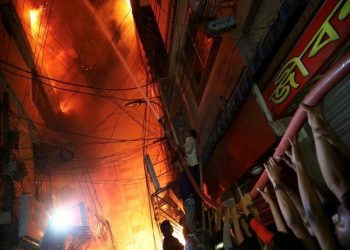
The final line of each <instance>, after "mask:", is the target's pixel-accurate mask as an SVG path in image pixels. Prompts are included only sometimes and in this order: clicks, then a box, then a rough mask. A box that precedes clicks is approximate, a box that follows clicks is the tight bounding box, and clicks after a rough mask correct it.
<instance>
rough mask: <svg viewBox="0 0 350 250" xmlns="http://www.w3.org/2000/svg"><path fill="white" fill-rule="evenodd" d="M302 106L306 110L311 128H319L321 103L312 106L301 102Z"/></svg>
mask: <svg viewBox="0 0 350 250" xmlns="http://www.w3.org/2000/svg"><path fill="white" fill-rule="evenodd" d="M300 107H301V108H302V109H303V110H304V111H305V112H306V115H307V119H308V123H309V125H310V127H311V128H317V127H319V125H320V119H321V113H322V112H321V105H316V106H310V105H307V104H305V103H302V104H300Z"/></svg>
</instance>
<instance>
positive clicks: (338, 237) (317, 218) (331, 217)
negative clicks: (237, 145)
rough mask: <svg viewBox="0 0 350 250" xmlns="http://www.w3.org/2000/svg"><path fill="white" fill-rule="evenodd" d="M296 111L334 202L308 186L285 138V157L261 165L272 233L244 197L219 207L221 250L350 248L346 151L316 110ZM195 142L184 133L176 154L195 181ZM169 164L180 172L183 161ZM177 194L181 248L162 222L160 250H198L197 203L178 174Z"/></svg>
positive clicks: (293, 148) (306, 176)
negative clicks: (292, 180)
mask: <svg viewBox="0 0 350 250" xmlns="http://www.w3.org/2000/svg"><path fill="white" fill-rule="evenodd" d="M302 108H303V109H304V111H305V112H306V113H307V117H308V123H309V125H310V127H311V129H312V134H313V138H314V145H315V149H316V155H317V160H318V165H319V168H320V171H321V173H322V176H323V179H324V182H325V184H326V186H327V187H328V189H329V190H330V191H331V193H332V195H333V196H334V200H335V202H329V199H327V198H325V196H324V194H323V191H321V190H320V189H319V188H318V186H317V185H316V184H315V183H314V181H313V179H312V178H311V177H310V174H309V172H308V170H307V167H306V166H305V164H304V162H303V158H302V154H301V152H300V148H299V145H298V143H297V140H296V138H291V139H290V149H289V150H287V151H286V152H285V155H283V156H281V157H278V158H273V157H271V158H270V159H268V161H267V162H266V163H265V165H264V166H265V170H266V172H267V174H268V177H269V179H270V182H271V184H272V186H273V191H271V192H269V191H268V190H267V189H266V188H265V189H263V190H261V189H259V190H258V192H259V193H260V195H261V196H262V197H263V199H264V200H265V202H266V203H267V204H268V206H269V208H270V211H271V214H272V217H273V219H274V224H275V228H276V229H275V230H271V229H270V228H268V227H266V226H265V225H264V224H263V223H262V221H261V219H260V216H259V211H258V209H257V207H256V206H255V205H254V201H253V200H252V198H251V197H250V196H249V195H248V194H246V195H244V196H243V197H242V198H241V200H240V201H239V202H237V203H236V205H234V206H226V207H222V208H221V211H222V213H221V214H222V221H223V226H222V232H223V242H224V249H225V250H226V249H252V250H255V249H262V248H264V249H273V250H275V249H276V250H277V249H286V250H289V249H291V250H292V249H293V250H294V249H297V250H299V249H300V250H302V249H327V250H328V249H330V250H333V249H350V166H349V157H350V151H349V149H348V148H346V147H345V146H344V145H343V144H342V143H341V142H339V141H338V140H337V139H336V137H335V136H334V135H333V134H332V131H331V130H329V129H328V127H327V126H326V123H325V122H324V119H323V118H322V114H321V112H320V108H319V107H318V106H317V107H309V106H307V105H304V104H302ZM195 139H196V134H195V132H194V131H190V133H189V134H188V136H187V139H186V143H185V145H184V146H183V150H182V152H183V154H184V158H185V159H186V161H185V162H187V164H188V167H189V169H190V170H191V173H192V174H193V176H194V177H195V179H196V181H199V180H198V159H197V152H196V140H195ZM180 158H181V157H180ZM173 164H174V165H177V166H178V167H179V168H181V166H182V165H183V164H184V161H181V159H179V157H175V158H174V159H173ZM185 164H186V163H185ZM285 166H288V167H290V168H291V169H293V170H294V171H295V174H296V177H297V182H298V189H299V194H297V193H295V192H293V191H292V189H291V188H290V187H288V186H287V185H286V184H285V183H284V182H283V178H282V176H281V171H283V167H285ZM198 183H199V182H198ZM180 195H181V198H182V199H183V203H184V208H185V218H184V220H183V221H182V225H183V227H184V236H185V239H186V245H185V246H183V245H182V244H181V243H180V242H179V241H178V239H176V238H174V237H173V236H172V226H171V224H170V222H169V221H164V222H163V223H162V224H161V231H162V233H163V235H164V241H163V249H171V250H173V249H174V250H177V249H198V248H196V244H195V243H193V242H196V233H197V231H196V230H197V228H198V227H197V226H198V224H197V223H198V219H197V218H196V214H198V207H199V204H200V199H199V197H198V196H197V195H196V192H194V190H193V188H192V187H191V183H190V182H189V180H188V178H187V176H186V174H185V173H184V171H181V172H180ZM275 200H277V202H275Z"/></svg>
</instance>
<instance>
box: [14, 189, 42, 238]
mask: <svg viewBox="0 0 350 250" xmlns="http://www.w3.org/2000/svg"><path fill="white" fill-rule="evenodd" d="M48 222H49V213H48V211H47V210H46V209H45V208H44V207H43V206H42V205H41V204H40V203H39V202H38V201H37V200H35V198H34V197H33V196H31V195H30V194H24V195H22V196H21V198H20V218H19V230H18V234H19V235H18V236H19V237H20V238H25V239H26V240H30V241H33V242H40V239H41V237H42V236H43V235H44V231H45V228H46V226H47V224H48Z"/></svg>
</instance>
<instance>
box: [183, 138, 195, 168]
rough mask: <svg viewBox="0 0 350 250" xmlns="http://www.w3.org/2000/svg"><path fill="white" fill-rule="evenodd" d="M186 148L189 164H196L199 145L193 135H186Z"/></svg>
mask: <svg viewBox="0 0 350 250" xmlns="http://www.w3.org/2000/svg"><path fill="white" fill-rule="evenodd" d="M184 148H185V154H186V156H185V158H186V161H187V162H188V164H189V165H190V166H191V167H192V166H194V165H197V164H198V157H197V147H196V140H195V139H194V138H193V137H192V136H189V137H186V142H185V144H184Z"/></svg>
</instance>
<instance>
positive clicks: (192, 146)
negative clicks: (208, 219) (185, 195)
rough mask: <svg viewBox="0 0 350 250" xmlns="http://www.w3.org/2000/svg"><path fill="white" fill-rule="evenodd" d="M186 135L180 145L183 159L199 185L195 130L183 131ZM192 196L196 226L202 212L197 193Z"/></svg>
mask: <svg viewBox="0 0 350 250" xmlns="http://www.w3.org/2000/svg"><path fill="white" fill-rule="evenodd" d="M184 135H185V136H186V141H185V144H184V145H183V146H182V149H183V151H184V153H185V159H186V161H187V163H188V166H189V167H190V172H191V174H192V176H193V178H194V180H195V181H196V183H197V185H198V186H199V187H200V170H199V161H198V152H197V138H198V135H197V132H196V131H195V130H194V129H192V128H190V129H187V130H186V131H185V132H184ZM193 195H194V196H193V197H194V199H195V203H196V206H195V220H196V227H198V226H199V225H200V223H201V214H202V211H201V210H202V206H201V198H200V197H199V195H198V194H197V192H194V193H193Z"/></svg>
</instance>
